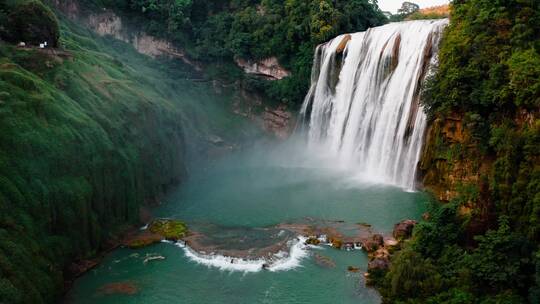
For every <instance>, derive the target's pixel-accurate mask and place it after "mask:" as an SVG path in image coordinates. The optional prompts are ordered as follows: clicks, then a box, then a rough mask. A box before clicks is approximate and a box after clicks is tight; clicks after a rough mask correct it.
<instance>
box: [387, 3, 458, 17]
mask: <svg viewBox="0 0 540 304" xmlns="http://www.w3.org/2000/svg"><path fill="white" fill-rule="evenodd" d="M405 1H409V2H413V3H416V4H418V5H420V8H425V7H430V6H436V5H441V4H448V3H449V2H450V1H448V0H378V2H379V7H380V8H381V10H382V11H389V12H391V13H394V14H395V13H396V12H397V10H398V9H399V8H400V7H401V4H402V3H403V2H405Z"/></svg>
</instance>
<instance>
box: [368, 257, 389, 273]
mask: <svg viewBox="0 0 540 304" xmlns="http://www.w3.org/2000/svg"><path fill="white" fill-rule="evenodd" d="M388 268H390V259H389V258H388V257H386V256H381V257H376V258H374V259H372V260H371V261H369V263H368V272H372V271H378V270H379V271H380V270H382V271H385V270H388Z"/></svg>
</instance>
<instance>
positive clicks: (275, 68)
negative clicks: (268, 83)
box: [235, 57, 291, 80]
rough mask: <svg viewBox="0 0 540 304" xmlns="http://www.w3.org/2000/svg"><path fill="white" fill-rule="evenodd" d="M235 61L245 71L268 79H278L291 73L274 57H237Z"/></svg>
mask: <svg viewBox="0 0 540 304" xmlns="http://www.w3.org/2000/svg"><path fill="white" fill-rule="evenodd" d="M235 61H236V64H237V65H238V66H239V67H240V68H242V69H243V70H244V72H245V73H247V74H254V75H260V76H263V77H266V78H268V79H270V80H279V79H283V78H285V77H288V76H290V75H291V72H289V71H288V70H286V69H285V68H284V67H282V66H281V65H280V64H279V61H278V59H277V58H276V57H269V58H266V59H262V60H259V61H253V60H246V59H242V58H237V59H236V60H235Z"/></svg>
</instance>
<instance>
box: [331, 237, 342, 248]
mask: <svg viewBox="0 0 540 304" xmlns="http://www.w3.org/2000/svg"><path fill="white" fill-rule="evenodd" d="M329 241H330V244H332V247H334V248H336V249H341V246H343V241H342V240H341V239H338V238H330V239H329Z"/></svg>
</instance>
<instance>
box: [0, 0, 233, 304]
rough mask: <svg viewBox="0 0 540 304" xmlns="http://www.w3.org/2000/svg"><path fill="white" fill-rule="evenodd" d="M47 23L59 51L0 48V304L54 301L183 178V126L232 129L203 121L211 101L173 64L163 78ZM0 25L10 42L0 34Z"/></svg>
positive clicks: (67, 27)
mask: <svg viewBox="0 0 540 304" xmlns="http://www.w3.org/2000/svg"><path fill="white" fill-rule="evenodd" d="M0 3H2V6H1V9H0V11H1V12H2V13H3V14H4V16H5V15H6V13H7V12H9V15H10V16H11V17H10V18H23V16H16V14H15V12H22V13H24V12H26V10H25V8H27V7H33V8H41V9H43V12H37V15H40V14H41V13H45V14H46V15H48V14H49V13H50V12H51V11H50V10H49V9H48V8H47V7H45V6H43V5H42V3H41V2H39V1H37V0H29V1H10V2H7V3H6V2H0ZM20 6H22V8H21V7H20ZM32 16H33V15H32ZM32 16H31V17H32ZM47 20H48V21H50V22H51V23H50V24H47V25H46V26H47V27H48V28H53V29H54V28H56V30H58V33H61V37H60V43H61V45H62V47H63V48H64V49H65V51H63V50H55V51H53V50H51V49H45V50H40V49H37V48H28V47H27V48H19V47H16V46H14V45H13V44H11V43H5V42H3V41H1V40H0V303H6V304H7V303H32V304H34V303H43V302H48V303H51V302H54V301H55V299H56V298H57V297H58V296H59V294H60V293H61V292H62V290H63V289H64V288H63V287H64V285H63V284H64V281H63V280H64V278H65V277H64V271H65V270H66V268H69V266H70V263H71V262H72V261H77V260H79V259H85V258H89V257H93V256H94V255H95V254H96V252H98V251H99V250H100V249H102V248H103V247H106V246H107V244H106V241H107V240H108V239H110V238H111V237H112V236H114V235H115V234H116V233H117V232H118V231H119V230H121V229H122V227H123V226H124V225H128V224H133V223H137V222H138V220H139V218H138V214H139V207H140V206H141V205H144V204H154V203H156V202H157V201H158V200H159V199H160V198H161V197H162V195H163V193H164V191H166V190H167V189H169V188H170V187H171V186H172V185H174V184H176V183H178V182H179V181H180V180H181V179H182V178H183V176H184V172H185V167H186V166H185V163H184V162H185V155H184V153H185V152H184V151H186V144H185V141H186V138H189V137H194V138H195V137H202V136H204V134H206V133H202V132H201V133H196V132H195V130H194V129H195V128H198V129H199V130H200V129H202V127H201V128H199V126H195V125H194V122H197V123H199V124H204V129H205V130H207V133H210V134H218V135H219V136H224V135H222V134H220V133H218V131H216V130H219V129H227V128H228V126H229V124H230V123H233V122H229V121H228V118H227V119H224V118H222V116H219V115H221V114H219V115H216V114H213V115H214V116H213V117H212V118H211V119H209V118H207V116H206V115H209V114H208V113H214V112H215V113H222V112H219V111H220V108H218V109H214V108H212V105H211V104H207V103H211V102H215V101H213V100H212V98H213V97H212V96H211V94H209V93H208V92H209V91H210V90H208V88H207V87H206V85H205V84H200V85H199V84H193V83H192V82H189V85H188V84H187V80H183V79H182V78H185V77H186V75H187V74H186V75H183V73H184V72H185V70H184V72H182V70H181V68H182V67H178V66H172V67H171V68H170V69H171V70H167V68H168V67H169V66H170V63H168V62H167V65H161V64H160V63H159V62H156V61H153V60H151V59H149V58H147V57H145V56H142V55H139V54H138V53H137V52H136V51H135V50H134V49H133V48H132V47H131V46H129V45H127V44H125V43H122V42H118V41H115V40H113V39H101V38H97V37H95V36H93V34H91V33H90V32H89V31H88V30H85V29H81V28H80V27H78V26H77V25H75V24H73V23H70V22H68V21H67V20H64V19H61V20H60V23H58V21H57V19H56V18H51V19H47ZM2 21H4V20H2ZM42 21H43V20H42ZM58 24H60V28H58ZM1 26H3V27H2V30H4V32H3V33H4V34H6V33H7V34H9V35H10V37H11V35H12V34H13V33H12V32H9V29H10V25H9V24H5V23H4V24H2V25H1ZM28 29H29V28H27V30H28ZM16 30H18V29H16ZM30 30H31V31H33V30H34V28H31V29H30ZM25 33H27V32H25ZM0 37H2V39H4V38H5V37H6V36H0ZM17 40H18V39H17ZM135 66H136V69H135V68H134V67H135ZM188 87H189V89H186V88H188ZM199 87H200V88H199ZM208 95H210V96H208ZM194 96H196V97H197V98H195V97H194ZM191 101H193V102H192V104H188V102H191ZM195 101H196V102H195ZM221 103H223V102H221ZM221 106H223V107H227V105H225V104H223V105H220V107H221ZM201 108H202V109H201ZM187 118H191V123H190V122H189V121H188V119H187ZM205 132H206V131H205ZM201 140H204V138H201Z"/></svg>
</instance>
